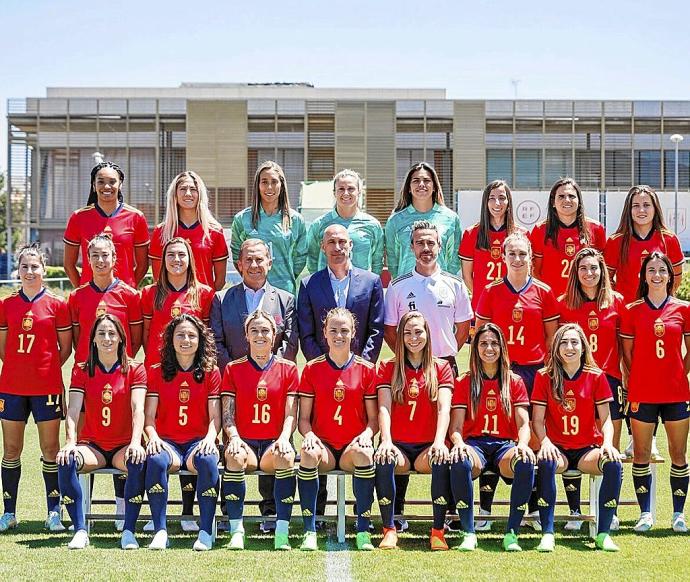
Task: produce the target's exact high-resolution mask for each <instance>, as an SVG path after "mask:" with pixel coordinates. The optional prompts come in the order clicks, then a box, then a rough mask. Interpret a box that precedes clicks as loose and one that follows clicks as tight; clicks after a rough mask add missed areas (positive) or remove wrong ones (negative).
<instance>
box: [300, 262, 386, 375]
mask: <svg viewBox="0 0 690 582" xmlns="http://www.w3.org/2000/svg"><path fill="white" fill-rule="evenodd" d="M345 306H346V307H347V309H349V310H350V311H351V312H352V313H353V314H354V315H355V318H356V320H357V329H356V330H355V335H354V337H353V338H352V347H351V350H352V352H353V353H355V354H357V355H358V356H362V357H363V358H364V359H365V360H368V361H370V362H374V363H375V362H376V360H378V357H379V352H380V351H381V345H382V344H383V285H381V278H380V277H379V276H378V275H375V274H374V273H371V272H369V271H365V270H364V269H358V268H357V267H352V274H351V279H350V287H349V289H348V292H347V300H346V303H345ZM334 307H336V304H335V297H334V296H333V288H332V287H331V281H330V278H329V276H328V269H322V270H321V271H317V272H316V273H314V274H313V275H310V276H309V277H305V278H304V279H302V281H301V283H300V288H299V295H298V296H297V318H298V320H299V326H298V327H299V338H300V344H301V346H302V353H303V354H304V357H305V358H306V359H307V361H309V360H313V359H314V358H316V357H318V356H320V355H322V354H326V353H328V344H327V343H326V338H325V337H324V335H323V321H324V319H325V318H326V314H327V313H328V312H329V311H330V310H331V309H333V308H334Z"/></svg>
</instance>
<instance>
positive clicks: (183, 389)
mask: <svg viewBox="0 0 690 582" xmlns="http://www.w3.org/2000/svg"><path fill="white" fill-rule="evenodd" d="M190 394H191V391H190V390H189V384H187V381H186V380H185V381H184V382H182V384H180V392H179V393H178V397H179V399H180V402H183V403H184V402H189V396H190Z"/></svg>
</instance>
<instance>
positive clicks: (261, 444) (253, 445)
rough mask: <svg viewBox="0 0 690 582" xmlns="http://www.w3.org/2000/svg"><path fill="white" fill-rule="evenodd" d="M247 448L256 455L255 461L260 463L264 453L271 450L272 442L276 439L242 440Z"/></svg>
mask: <svg viewBox="0 0 690 582" xmlns="http://www.w3.org/2000/svg"><path fill="white" fill-rule="evenodd" d="M242 440H243V441H244V442H245V443H247V445H248V446H249V448H250V449H251V450H252V451H254V454H255V455H256V460H257V461H259V463H260V462H261V457H263V456H264V453H265V452H266V451H267V450H268V449H270V448H271V446H272V445H273V443H274V442H276V440H277V439H242Z"/></svg>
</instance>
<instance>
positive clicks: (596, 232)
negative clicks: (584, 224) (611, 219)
mask: <svg viewBox="0 0 690 582" xmlns="http://www.w3.org/2000/svg"><path fill="white" fill-rule="evenodd" d="M592 231H593V232H592V246H593V247H594V248H595V249H597V250H600V251H603V250H604V248H605V247H606V229H605V228H604V225H603V224H601V223H600V222H595V223H594V224H593V225H592Z"/></svg>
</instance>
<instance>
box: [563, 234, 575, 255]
mask: <svg viewBox="0 0 690 582" xmlns="http://www.w3.org/2000/svg"><path fill="white" fill-rule="evenodd" d="M565 254H566V255H568V256H569V257H574V256H575V241H573V239H572V238H570V237H568V238H567V239H566V241H565Z"/></svg>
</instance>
